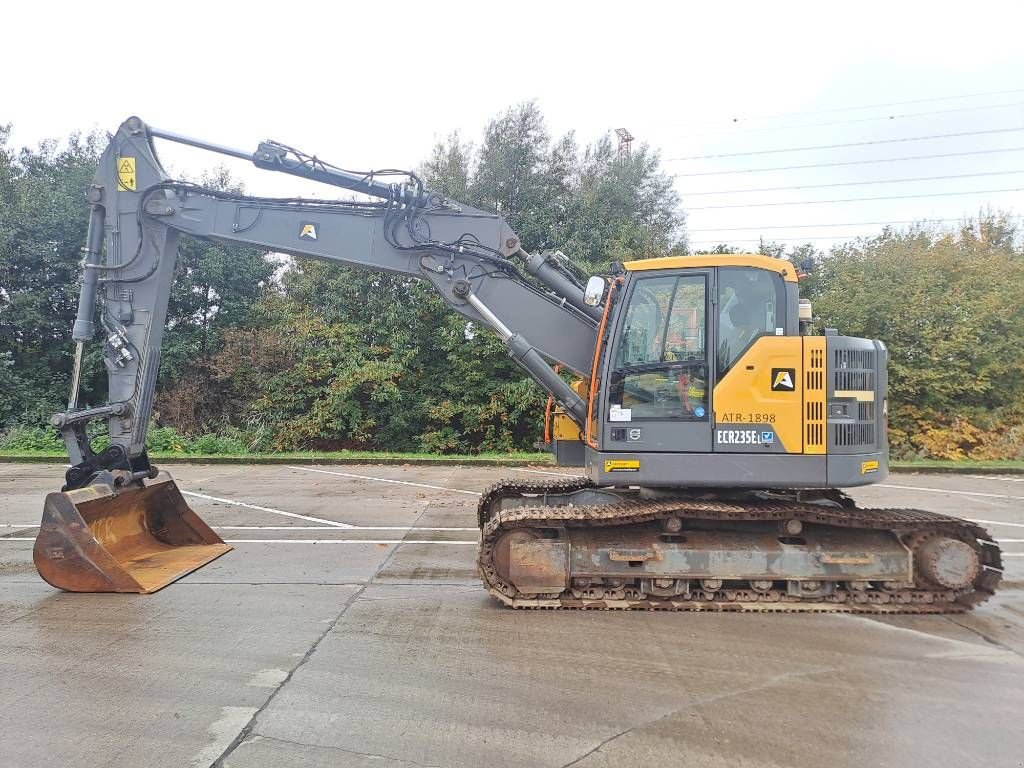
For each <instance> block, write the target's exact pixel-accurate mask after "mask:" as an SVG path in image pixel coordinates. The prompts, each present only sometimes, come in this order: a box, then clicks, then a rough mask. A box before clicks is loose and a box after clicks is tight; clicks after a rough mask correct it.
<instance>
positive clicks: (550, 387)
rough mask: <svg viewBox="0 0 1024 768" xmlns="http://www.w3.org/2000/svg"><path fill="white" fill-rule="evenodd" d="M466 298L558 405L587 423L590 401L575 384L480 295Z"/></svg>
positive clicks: (573, 416) (578, 422)
mask: <svg viewBox="0 0 1024 768" xmlns="http://www.w3.org/2000/svg"><path fill="white" fill-rule="evenodd" d="M466 301H468V302H469V305H470V306H471V307H473V309H475V310H476V311H477V312H479V313H480V316H481V317H483V319H484V320H486V321H487V323H488V325H490V326H491V327H492V328H493V329H494V331H495V333H497V334H498V337H499V338H500V339H501V340H502V341H503V342H505V346H506V347H508V353H509V355H510V356H511V357H512V359H513V360H515V361H516V363H517V364H518V365H519V366H520V367H521V368H523V370H525V371H526V372H527V373H528V374H530V375H531V376H532V377H533V378H534V380H535V381H536V382H537V383H538V384H540V385H541V386H542V387H543V388H544V389H545V390H547V391H548V392H550V393H551V396H552V397H554V398H555V400H557V401H558V403H559V405H561V406H562V407H563V408H565V412H566V414H567V415H568V416H569V418H571V419H572V420H573V421H575V422H576V423H577V424H579V425H583V424H584V423H586V419H587V403H586V401H584V400H583V398H582V397H580V396H579V395H577V394H576V392H575V391H574V390H573V388H572V387H570V386H569V385H568V384H566V383H565V382H564V381H562V377H561V376H559V375H558V374H557V373H555V371H554V369H552V367H551V366H550V365H548V363H547V361H546V360H545V359H544V358H543V357H542V356H541V354H540V352H538V351H537V350H536V348H535V347H534V346H533V345H532V344H531V343H530V342H529V341H528V340H527V339H526V337H524V336H523V335H522V334H521V333H512V331H510V330H509V328H508V326H506V325H505V324H504V323H503V322H501V320H500V319H499V318H498V317H497V315H495V314H494V313H493V312H491V310H490V309H489V308H488V307H487V305H486V304H484V303H483V302H482V301H480V298H479V297H478V296H476V295H474V294H472V293H470V294H469V295H468V296H466Z"/></svg>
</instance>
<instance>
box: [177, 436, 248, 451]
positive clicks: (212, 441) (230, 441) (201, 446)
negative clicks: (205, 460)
mask: <svg viewBox="0 0 1024 768" xmlns="http://www.w3.org/2000/svg"><path fill="white" fill-rule="evenodd" d="M187 450H188V452H189V453H201V454H209V455H219V454H237V453H246V452H247V451H246V446H245V443H243V442H242V441H241V440H239V439H238V438H237V437H233V436H228V435H215V434H212V433H210V432H207V433H206V434H205V435H200V436H199V437H197V438H194V439H193V440H190V441H189V443H188V448H187Z"/></svg>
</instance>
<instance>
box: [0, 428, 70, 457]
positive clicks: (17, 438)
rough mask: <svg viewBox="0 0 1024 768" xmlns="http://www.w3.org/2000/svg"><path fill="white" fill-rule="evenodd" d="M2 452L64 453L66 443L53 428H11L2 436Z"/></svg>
mask: <svg viewBox="0 0 1024 768" xmlns="http://www.w3.org/2000/svg"><path fill="white" fill-rule="evenodd" d="M0 451H46V452H57V453H61V452H63V451H64V441H63V440H61V439H60V435H59V434H58V433H57V430H55V429H53V428H52V427H11V428H10V429H8V430H7V431H6V432H4V433H2V434H0Z"/></svg>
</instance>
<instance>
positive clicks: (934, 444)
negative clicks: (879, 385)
mask: <svg viewBox="0 0 1024 768" xmlns="http://www.w3.org/2000/svg"><path fill="white" fill-rule="evenodd" d="M1015 235H1016V232H1015V230H1014V228H1013V226H1012V225H1011V224H1010V222H1009V220H1008V219H1006V218H1003V217H987V218H984V219H982V220H981V221H980V222H978V223H977V224H976V225H972V224H965V225H964V226H962V227H961V228H960V229H959V230H957V231H952V232H936V231H931V230H929V229H928V228H926V227H924V226H917V227H913V228H911V229H909V230H906V231H896V230H892V229H886V230H885V231H884V232H883V233H882V234H881V235H880V236H878V237H876V238H872V239H864V240H860V241H857V242H856V243H852V244H847V245H843V246H840V247H837V248H834V249H833V250H832V252H831V253H830V254H829V255H828V256H827V257H824V258H821V259H819V262H818V264H817V268H816V275H815V277H814V284H813V294H814V295H813V296H812V297H813V298H814V299H815V311H816V313H817V314H818V315H819V316H820V317H821V320H822V323H823V324H824V325H828V326H833V327H837V328H839V329H841V330H842V332H843V333H846V334H849V335H856V336H866V337H868V338H877V339H881V340H882V341H883V342H885V344H886V346H887V347H888V349H889V385H890V402H891V403H892V407H891V409H890V424H891V438H892V443H893V445H894V448H895V449H896V450H897V451H898V452H902V453H916V454H921V455H932V456H946V457H959V456H963V455H965V454H971V455H974V456H978V457H985V456H996V455H998V456H1000V457H1003V458H1008V457H1012V456H1013V455H1018V456H1019V455H1022V454H1024V440H1022V439H1021V438H1022V436H1024V293H1022V292H1021V290H1020V286H1021V285H1024V254H1022V253H1021V251H1020V250H1019V249H1017V248H1015V247H1014V241H1015Z"/></svg>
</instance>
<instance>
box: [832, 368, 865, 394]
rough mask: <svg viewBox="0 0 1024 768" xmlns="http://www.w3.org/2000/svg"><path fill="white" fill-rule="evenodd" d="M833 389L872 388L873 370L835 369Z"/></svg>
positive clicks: (860, 389)
mask: <svg viewBox="0 0 1024 768" xmlns="http://www.w3.org/2000/svg"><path fill="white" fill-rule="evenodd" d="M832 386H833V389H835V390H837V391H844V390H846V391H848V390H859V391H864V390H873V389H874V388H875V372H874V371H836V372H835V374H834V383H833V385H832Z"/></svg>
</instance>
